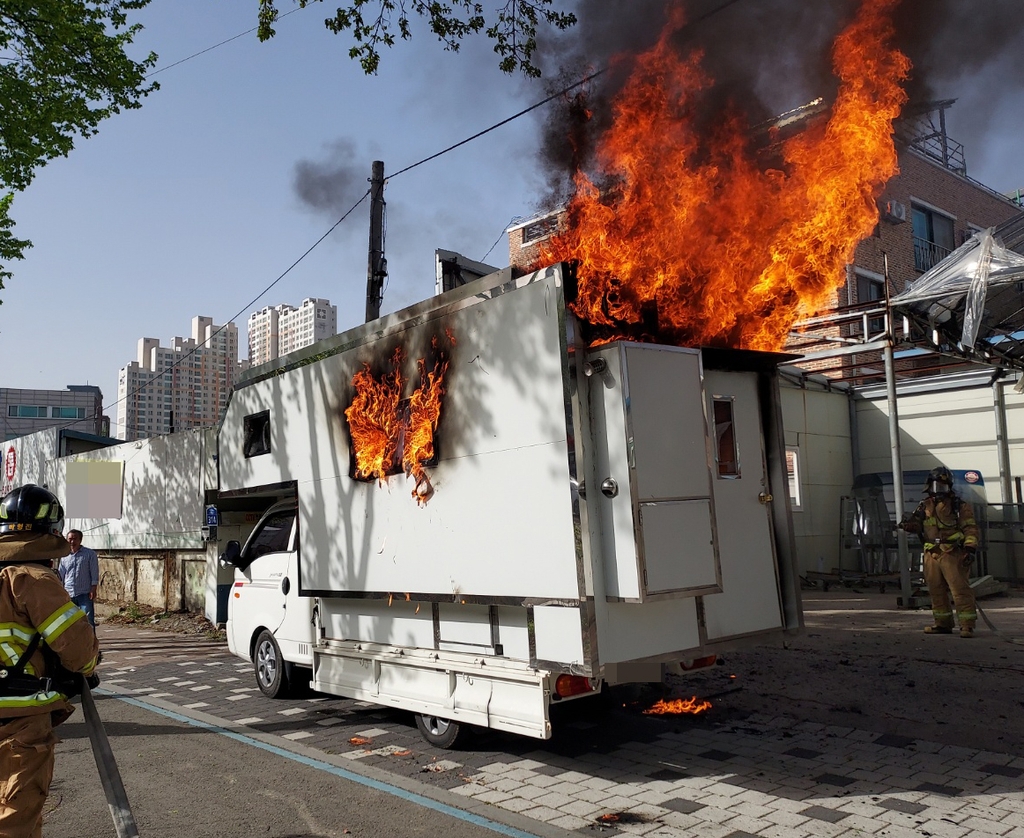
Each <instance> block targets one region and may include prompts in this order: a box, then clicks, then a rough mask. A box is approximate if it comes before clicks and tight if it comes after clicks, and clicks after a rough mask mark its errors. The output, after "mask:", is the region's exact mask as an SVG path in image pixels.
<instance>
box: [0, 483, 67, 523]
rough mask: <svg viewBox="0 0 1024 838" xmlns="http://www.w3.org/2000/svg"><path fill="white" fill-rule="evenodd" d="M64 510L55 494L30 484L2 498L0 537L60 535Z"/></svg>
mask: <svg viewBox="0 0 1024 838" xmlns="http://www.w3.org/2000/svg"><path fill="white" fill-rule="evenodd" d="M63 529H64V507H63V506H61V505H60V501H59V500H57V498H56V496H55V495H53V493H51V492H49V491H47V490H46V489H44V488H42V486H35V485H33V484H31V483H27V484H25V485H24V486H19V487H18V488H17V489H14V490H13V491H12V492H9V493H8V494H6V495H4V496H3V498H0V535H6V534H8V533H15V532H41V533H46V534H53V535H60V534H61V531H62V530H63Z"/></svg>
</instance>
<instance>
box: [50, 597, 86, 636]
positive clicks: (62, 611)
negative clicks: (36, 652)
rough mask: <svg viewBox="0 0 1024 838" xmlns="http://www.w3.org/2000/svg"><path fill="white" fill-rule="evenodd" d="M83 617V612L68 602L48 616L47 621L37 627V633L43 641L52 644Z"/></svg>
mask: <svg viewBox="0 0 1024 838" xmlns="http://www.w3.org/2000/svg"><path fill="white" fill-rule="evenodd" d="M84 616H85V612H84V611H83V610H82V609H81V608H79V607H78V606H77V605H75V604H74V603H73V602H69V603H68V604H67V605H65V606H63V607H61V608H58V609H57V610H56V611H54V612H53V613H52V614H51V615H50V617H49V619H47V620H46V621H45V622H44V623H43V624H42V625H41V626H40V627H39V633H40V634H41V635H42V636H43V640H45V641H46V642H47V643H52V642H53V641H54V640H56V639H57V638H58V637H60V636H61V635H62V634H63V633H64V632H65V631H67V629H68V626H70V625H71V624H72V623H74V622H75V621H76V620H81V619H82V617H84Z"/></svg>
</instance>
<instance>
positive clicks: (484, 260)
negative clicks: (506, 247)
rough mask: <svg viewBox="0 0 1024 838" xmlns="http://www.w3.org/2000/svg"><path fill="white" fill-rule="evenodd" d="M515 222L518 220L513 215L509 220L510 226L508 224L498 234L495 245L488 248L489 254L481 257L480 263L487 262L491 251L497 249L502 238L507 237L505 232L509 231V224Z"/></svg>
mask: <svg viewBox="0 0 1024 838" xmlns="http://www.w3.org/2000/svg"><path fill="white" fill-rule="evenodd" d="M515 220H516V217H515V216H514V215H513V216H512V217H511V218H510V219H509V220H508V224H506V225H505V226H504V227H502V228H501V232H500V233H498V238H496V239H495V240H494V244H492V245H491V246H490V247H489V248H487V252H486V253H485V254H484V255H483V256H481V257H480V261H481V262H486V261H487V257H488V256H490V255H491V251H492V250H494V248H496V247H497V246H498V242H500V241H501V237H502V236H504V235H505V231H506V230H507V229H508V227H509V224H511V223H512V222H513V221H515Z"/></svg>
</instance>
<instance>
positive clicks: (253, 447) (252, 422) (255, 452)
mask: <svg viewBox="0 0 1024 838" xmlns="http://www.w3.org/2000/svg"><path fill="white" fill-rule="evenodd" d="M242 431H243V435H244V438H243V440H242V447H243V451H244V453H245V458H246V459H249V458H250V457H258V456H259V455H260V454H269V453H270V411H269V410H264V411H261V412H260V413H251V414H249V415H248V416H246V417H245V419H244V420H243V425H242Z"/></svg>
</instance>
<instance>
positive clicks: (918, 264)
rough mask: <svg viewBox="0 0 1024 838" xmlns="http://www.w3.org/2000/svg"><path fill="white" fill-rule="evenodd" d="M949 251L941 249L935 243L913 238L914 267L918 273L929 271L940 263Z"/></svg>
mask: <svg viewBox="0 0 1024 838" xmlns="http://www.w3.org/2000/svg"><path fill="white" fill-rule="evenodd" d="M949 254H950V251H949V249H948V248H945V247H942V246H941V245H938V244H936V243H935V242H930V241H928V240H927V239H920V238H918V237H917V236H914V267H915V268H917V270H919V271H927V270H931V269H932V268H933V267H934V266H935V265H936V264H938V263H939V262H941V261H942V260H943V259H945V258H946V257H947V256H949Z"/></svg>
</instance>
